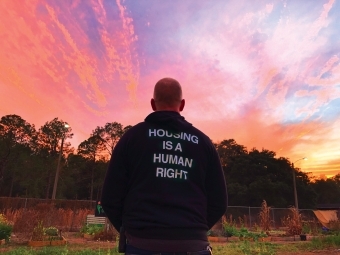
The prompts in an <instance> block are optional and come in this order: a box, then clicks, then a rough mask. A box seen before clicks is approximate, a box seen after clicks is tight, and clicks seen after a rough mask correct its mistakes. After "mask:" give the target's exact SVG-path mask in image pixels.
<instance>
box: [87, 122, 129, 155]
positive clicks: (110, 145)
mask: <svg viewBox="0 0 340 255" xmlns="http://www.w3.org/2000/svg"><path fill="white" fill-rule="evenodd" d="M130 128H131V126H126V127H125V128H123V125H122V124H120V123H118V122H111V123H106V124H105V126H104V127H97V128H96V129H95V130H94V131H93V132H92V134H91V136H93V137H97V138H99V139H100V141H101V142H100V151H101V154H102V156H104V157H106V158H109V157H110V156H111V155H112V151H113V149H114V147H115V146H116V144H117V142H118V141H119V139H120V138H121V137H122V136H123V134H124V133H125V132H126V131H127V130H128V129H130Z"/></svg>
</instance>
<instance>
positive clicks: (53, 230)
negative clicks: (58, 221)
mask: <svg viewBox="0 0 340 255" xmlns="http://www.w3.org/2000/svg"><path fill="white" fill-rule="evenodd" d="M44 232H45V235H47V236H58V232H59V231H58V229H57V228H56V227H49V228H44Z"/></svg>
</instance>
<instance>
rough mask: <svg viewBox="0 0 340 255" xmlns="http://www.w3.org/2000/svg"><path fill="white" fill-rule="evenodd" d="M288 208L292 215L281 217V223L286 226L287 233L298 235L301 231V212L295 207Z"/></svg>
mask: <svg viewBox="0 0 340 255" xmlns="http://www.w3.org/2000/svg"><path fill="white" fill-rule="evenodd" d="M289 209H290V211H291V212H292V216H287V217H286V218H283V220H282V224H283V225H284V226H286V227H287V228H288V230H287V234H289V235H300V234H301V232H302V220H301V214H300V213H299V211H298V210H297V209H296V208H295V207H291V208H289Z"/></svg>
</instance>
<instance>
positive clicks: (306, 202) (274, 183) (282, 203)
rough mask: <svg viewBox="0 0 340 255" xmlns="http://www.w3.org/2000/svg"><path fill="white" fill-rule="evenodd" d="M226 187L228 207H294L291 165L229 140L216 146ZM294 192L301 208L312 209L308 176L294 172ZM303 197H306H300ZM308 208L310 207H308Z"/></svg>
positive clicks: (273, 153) (271, 155) (312, 202)
mask: <svg viewBox="0 0 340 255" xmlns="http://www.w3.org/2000/svg"><path fill="white" fill-rule="evenodd" d="M216 149H217V151H218V153H219V155H220V158H221V162H222V167H223V170H224V174H225V178H226V183H227V186H228V199H229V204H230V205H243V206H258V205H259V204H261V203H262V201H263V200H265V201H267V203H268V204H270V205H271V206H274V207H288V206H291V205H293V204H294V194H293V185H292V184H293V180H292V171H293V168H292V164H291V163H290V162H289V160H288V159H286V158H276V157H275V156H276V153H275V152H273V151H269V150H266V149H262V151H259V150H257V149H256V148H253V149H252V150H250V151H249V152H248V151H247V150H246V148H245V147H244V146H242V145H239V144H237V143H236V142H235V141H234V140H233V139H229V140H224V141H222V142H221V143H220V144H216ZM294 171H296V172H297V173H296V175H297V184H298V191H299V193H300V194H301V198H303V199H301V201H300V202H301V205H303V206H304V208H308V207H307V206H314V205H315V202H316V194H315V192H313V190H312V189H311V187H310V183H309V179H308V176H307V175H306V174H304V173H302V172H300V171H298V170H296V169H294ZM304 197H306V198H304ZM309 208H310V207H309Z"/></svg>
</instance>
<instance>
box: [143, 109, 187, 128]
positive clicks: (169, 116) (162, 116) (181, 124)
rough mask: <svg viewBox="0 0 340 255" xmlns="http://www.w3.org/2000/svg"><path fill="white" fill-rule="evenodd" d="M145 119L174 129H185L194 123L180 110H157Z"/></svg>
mask: <svg viewBox="0 0 340 255" xmlns="http://www.w3.org/2000/svg"><path fill="white" fill-rule="evenodd" d="M145 121H146V122H148V123H153V124H157V125H160V126H162V127H164V128H168V129H170V130H173V131H183V130H185V129H187V128H190V127H192V124H191V123H189V122H187V121H186V120H185V119H184V117H183V116H181V115H180V114H179V113H178V112H172V111H156V112H153V113H151V114H149V115H148V116H147V117H146V118H145Z"/></svg>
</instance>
